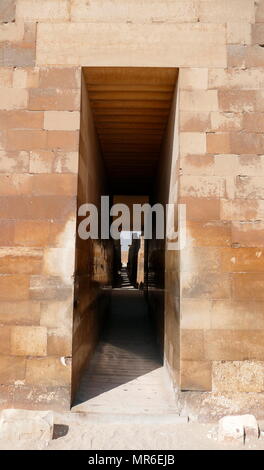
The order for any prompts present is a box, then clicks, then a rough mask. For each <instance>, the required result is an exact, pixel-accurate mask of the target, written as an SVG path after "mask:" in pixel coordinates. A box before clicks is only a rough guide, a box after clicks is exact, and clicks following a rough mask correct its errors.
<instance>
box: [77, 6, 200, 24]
mask: <svg viewBox="0 0 264 470" xmlns="http://www.w3.org/2000/svg"><path fill="white" fill-rule="evenodd" d="M106 12H107V14H106ZM71 21H74V22H84V21H87V22H89V23H91V22H92V23H97V22H103V23H105V22H107V21H110V22H111V23H116V22H118V23H119V22H121V23H123V22H136V23H149V22H152V21H153V22H156V21H157V22H161V21H162V22H171V23H181V22H184V23H185V22H186V23H187V22H195V21H197V11H196V5H195V2H193V1H189V0H187V1H182V0H180V1H177V2H176V3H174V2H165V1H157V0H154V1H153V2H152V5H151V16H150V14H149V4H148V2H147V1H142V0H135V1H134V2H133V4H130V3H129V2H128V3H124V4H122V3H121V4H120V2H118V1H116V0H115V1H109V0H103V1H102V0H99V1H97V2H94V1H93V2H90V3H87V2H86V1H85V0H72V3H71Z"/></svg>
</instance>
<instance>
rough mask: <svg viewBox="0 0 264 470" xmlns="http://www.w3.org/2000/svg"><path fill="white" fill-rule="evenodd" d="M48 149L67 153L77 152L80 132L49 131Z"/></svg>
mask: <svg viewBox="0 0 264 470" xmlns="http://www.w3.org/2000/svg"><path fill="white" fill-rule="evenodd" d="M47 148H48V149H58V150H65V151H67V152H74V151H77V150H78V148H79V132H78V131H47Z"/></svg>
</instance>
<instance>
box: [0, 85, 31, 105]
mask: <svg viewBox="0 0 264 470" xmlns="http://www.w3.org/2000/svg"><path fill="white" fill-rule="evenodd" d="M27 103H28V92H27V90H23V89H21V90H20V89H16V88H0V109H7V110H9V109H23V108H26V107H27Z"/></svg>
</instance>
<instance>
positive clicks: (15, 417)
mask: <svg viewBox="0 0 264 470" xmlns="http://www.w3.org/2000/svg"><path fill="white" fill-rule="evenodd" d="M52 434H53V413H52V412H51V411H38V412H36V411H26V410H11V409H6V410H3V411H2V412H1V415H0V441H9V445H10V446H14V447H16V448H19V446H20V445H25V442H26V443H27V445H28V446H30V444H31V443H32V442H34V443H35V444H36V445H37V448H38V449H44V448H45V447H46V446H47V445H48V443H49V442H50V440H51V439H52Z"/></svg>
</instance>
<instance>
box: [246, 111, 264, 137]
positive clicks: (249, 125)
mask: <svg viewBox="0 0 264 470" xmlns="http://www.w3.org/2000/svg"><path fill="white" fill-rule="evenodd" d="M263 117H264V113H244V114H243V128H244V129H245V130H246V131H247V132H258V133H263V132H264V120H263Z"/></svg>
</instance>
